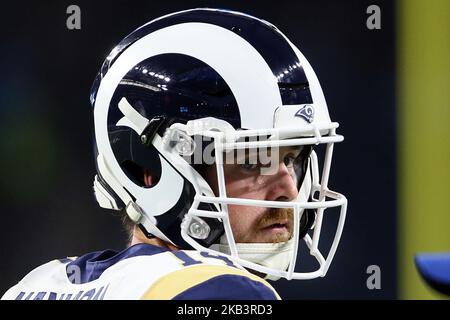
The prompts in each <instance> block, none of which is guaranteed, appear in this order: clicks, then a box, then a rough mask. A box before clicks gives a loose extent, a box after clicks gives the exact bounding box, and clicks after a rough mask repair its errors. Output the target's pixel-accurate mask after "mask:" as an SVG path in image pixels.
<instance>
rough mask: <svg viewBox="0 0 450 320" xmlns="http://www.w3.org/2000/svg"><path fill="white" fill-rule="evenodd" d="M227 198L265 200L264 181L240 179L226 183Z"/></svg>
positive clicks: (253, 178)
mask: <svg viewBox="0 0 450 320" xmlns="http://www.w3.org/2000/svg"><path fill="white" fill-rule="evenodd" d="M226 188H227V196H228V197H231V198H242V199H255V200H264V199H265V194H266V189H267V188H266V187H265V184H264V179H261V178H255V177H247V178H246V177H240V178H238V179H228V180H227V181H226Z"/></svg>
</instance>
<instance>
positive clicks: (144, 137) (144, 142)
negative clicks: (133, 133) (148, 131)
mask: <svg viewBox="0 0 450 320" xmlns="http://www.w3.org/2000/svg"><path fill="white" fill-rule="evenodd" d="M147 141H148V138H147V136H146V135H145V134H143V135H142V136H141V142H142V144H147Z"/></svg>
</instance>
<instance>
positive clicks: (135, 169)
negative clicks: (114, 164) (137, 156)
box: [121, 160, 160, 188]
mask: <svg viewBox="0 0 450 320" xmlns="http://www.w3.org/2000/svg"><path fill="white" fill-rule="evenodd" d="M121 167H122V169H123V170H124V172H125V173H126V174H127V176H128V177H129V178H130V179H131V180H132V181H133V182H134V183H135V184H137V185H138V186H140V187H143V188H151V187H153V186H155V185H156V184H158V182H159V179H160V176H159V175H157V174H155V173H154V172H152V171H151V170H150V169H148V168H144V167H142V166H140V165H139V164H137V163H136V162H134V161H131V160H125V161H123V162H122V165H121Z"/></svg>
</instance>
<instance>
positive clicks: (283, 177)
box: [266, 161, 298, 201]
mask: <svg viewBox="0 0 450 320" xmlns="http://www.w3.org/2000/svg"><path fill="white" fill-rule="evenodd" d="M275 169H276V170H274V172H273V173H272V174H270V175H268V176H267V179H268V180H269V181H268V186H269V187H268V192H267V195H266V200H269V201H292V200H294V199H295V198H297V195H298V190H297V183H296V181H295V175H293V173H292V170H290V169H289V168H288V167H287V166H286V165H285V164H284V162H283V161H281V162H280V163H279V164H278V168H275Z"/></svg>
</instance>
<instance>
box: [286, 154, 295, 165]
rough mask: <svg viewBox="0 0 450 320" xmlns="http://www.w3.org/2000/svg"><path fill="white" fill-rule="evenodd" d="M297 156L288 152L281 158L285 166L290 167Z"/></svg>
mask: <svg viewBox="0 0 450 320" xmlns="http://www.w3.org/2000/svg"><path fill="white" fill-rule="evenodd" d="M296 159H297V158H296V157H294V155H292V154H288V155H286V156H285V157H284V158H283V163H284V165H285V166H286V167H288V168H292V167H293V166H294V163H295V160H296Z"/></svg>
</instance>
